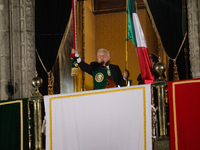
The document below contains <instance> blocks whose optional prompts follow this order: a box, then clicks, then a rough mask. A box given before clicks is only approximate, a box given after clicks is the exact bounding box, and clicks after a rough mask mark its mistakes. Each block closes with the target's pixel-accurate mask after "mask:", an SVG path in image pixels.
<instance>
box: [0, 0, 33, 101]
mask: <svg viewBox="0 0 200 150" xmlns="http://www.w3.org/2000/svg"><path fill="white" fill-rule="evenodd" d="M0 32H1V33H0V42H1V44H0V68H1V69H0V100H6V99H14V98H25V97H29V96H31V93H32V92H33V87H32V85H31V80H32V78H33V77H34V76H35V73H36V59H35V0H6V1H5V0H0Z"/></svg>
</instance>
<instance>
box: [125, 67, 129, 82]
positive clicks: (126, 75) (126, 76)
mask: <svg viewBox="0 0 200 150" xmlns="http://www.w3.org/2000/svg"><path fill="white" fill-rule="evenodd" d="M129 76H130V73H129V71H128V70H126V69H125V72H124V78H125V79H126V80H128V77H129Z"/></svg>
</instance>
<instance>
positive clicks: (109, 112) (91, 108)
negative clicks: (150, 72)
mask: <svg viewBox="0 0 200 150" xmlns="http://www.w3.org/2000/svg"><path fill="white" fill-rule="evenodd" d="M44 103H45V110H46V150H151V149H152V133H151V85H150V84H148V85H140V86H130V87H123V88H111V89H105V90H93V91H89V92H78V93H71V94H61V95H51V96H44Z"/></svg>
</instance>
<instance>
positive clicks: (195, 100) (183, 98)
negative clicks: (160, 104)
mask: <svg viewBox="0 0 200 150" xmlns="http://www.w3.org/2000/svg"><path fill="white" fill-rule="evenodd" d="M168 94H169V114H170V149H171V150H198V149H200V144H199V143H200V138H199V135H200V128H199V125H200V109H199V106H200V79H190V80H180V81H174V82H168Z"/></svg>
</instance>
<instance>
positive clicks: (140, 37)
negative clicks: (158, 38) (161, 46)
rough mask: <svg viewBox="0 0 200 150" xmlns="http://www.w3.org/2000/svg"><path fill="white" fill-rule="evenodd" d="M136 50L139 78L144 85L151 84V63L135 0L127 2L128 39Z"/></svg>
mask: <svg viewBox="0 0 200 150" xmlns="http://www.w3.org/2000/svg"><path fill="white" fill-rule="evenodd" d="M127 40H132V42H133V44H134V45H135V46H136V48H137V54H138V59H139V64H140V70H141V77H142V80H143V81H144V83H145V84H152V83H153V82H154V81H155V78H154V76H153V74H152V69H151V68H152V67H151V62H150V59H149V54H148V49H147V44H146V40H145V37H144V33H143V31H142V28H141V25H140V21H139V18H138V15H137V12H136V0H128V37H127Z"/></svg>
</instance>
